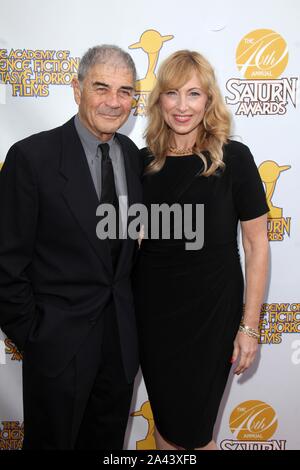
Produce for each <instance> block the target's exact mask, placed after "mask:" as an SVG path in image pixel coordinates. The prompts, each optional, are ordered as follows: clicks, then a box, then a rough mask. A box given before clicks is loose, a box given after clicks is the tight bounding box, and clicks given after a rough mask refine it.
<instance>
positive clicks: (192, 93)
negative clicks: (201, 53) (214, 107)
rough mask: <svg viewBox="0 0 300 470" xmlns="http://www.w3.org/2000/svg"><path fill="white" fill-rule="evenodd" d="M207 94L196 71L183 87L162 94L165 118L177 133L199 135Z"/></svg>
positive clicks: (162, 107) (161, 101)
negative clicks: (198, 130)
mask: <svg viewBox="0 0 300 470" xmlns="http://www.w3.org/2000/svg"><path fill="white" fill-rule="evenodd" d="M206 103H207V95H206V93H204V92H203V91H202V88H201V84H200V81H199V78H198V76H197V74H196V72H194V73H193V75H192V76H191V78H190V80H189V81H187V82H186V83H185V84H184V85H183V86H182V87H181V88H178V89H174V90H173V89H172V90H171V89H170V90H166V91H165V92H163V93H162V94H161V95H160V108H161V111H162V115H163V118H164V120H165V122H166V123H167V124H168V126H169V127H170V128H171V129H172V131H173V132H174V133H175V134H179V135H186V134H191V133H194V134H195V138H196V135H197V129H198V126H199V124H200V123H201V122H202V120H203V116H204V112H205V105H206Z"/></svg>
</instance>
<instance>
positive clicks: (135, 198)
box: [116, 134, 142, 276]
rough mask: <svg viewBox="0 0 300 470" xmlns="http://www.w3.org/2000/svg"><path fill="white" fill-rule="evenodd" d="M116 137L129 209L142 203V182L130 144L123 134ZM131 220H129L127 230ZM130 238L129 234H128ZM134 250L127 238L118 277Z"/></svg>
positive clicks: (121, 255) (120, 260) (118, 268)
mask: <svg viewBox="0 0 300 470" xmlns="http://www.w3.org/2000/svg"><path fill="white" fill-rule="evenodd" d="M116 137H117V139H118V141H119V143H120V145H121V148H122V153H123V157H124V167H125V173H126V182H127V193H128V208H129V207H130V206H131V205H132V204H135V203H137V202H141V201H142V194H141V182H140V180H139V175H137V173H136V172H135V171H134V169H133V168H132V164H131V162H132V157H131V155H130V153H129V149H128V144H127V143H126V140H125V139H124V138H123V136H122V134H116ZM130 220H131V219H128V220H127V228H128V225H129V223H130ZM127 236H128V233H127ZM133 248H134V242H133V240H131V239H129V238H126V239H125V240H124V241H123V243H122V249H121V253H120V256H119V260H118V264H117V270H116V275H117V276H118V275H119V274H120V273H121V270H122V268H123V267H125V268H127V266H128V262H129V260H130V258H131V255H132V249H133Z"/></svg>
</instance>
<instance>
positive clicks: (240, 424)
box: [220, 400, 286, 450]
mask: <svg viewBox="0 0 300 470" xmlns="http://www.w3.org/2000/svg"><path fill="white" fill-rule="evenodd" d="M229 427H230V430H231V432H232V434H233V439H225V440H223V441H222V442H221V443H220V445H221V449H222V450H285V446H286V440H273V439H271V438H272V436H273V435H274V434H275V432H276V430H277V428H278V417H277V414H276V411H275V410H274V409H273V408H272V407H271V406H270V405H269V404H267V403H265V402H262V401H259V400H249V401H245V402H243V403H240V404H239V405H238V406H237V407H236V408H235V409H234V410H233V411H232V413H231V415H230V418H229Z"/></svg>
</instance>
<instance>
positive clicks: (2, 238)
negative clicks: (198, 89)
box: [0, 46, 142, 449]
mask: <svg viewBox="0 0 300 470" xmlns="http://www.w3.org/2000/svg"><path fill="white" fill-rule="evenodd" d="M135 78H136V72H135V66H134V63H133V61H132V59H131V57H130V56H129V55H128V54H127V53H126V52H125V51H123V50H121V49H119V48H118V47H116V46H96V47H94V48H92V49H89V50H88V51H87V53H86V54H85V55H84V56H83V58H82V60H81V62H80V66H79V71H78V79H76V80H74V81H73V89H74V96H75V100H76V103H77V104H78V107H79V109H78V115H77V116H75V118H72V119H71V120H70V121H68V122H67V123H66V124H64V125H63V126H61V127H58V128H56V129H53V130H50V131H46V132H41V133H39V134H36V135H33V136H31V137H28V138H26V139H24V140H22V141H20V142H17V143H16V144H15V145H13V146H12V147H11V149H10V150H9V152H8V155H7V157H6V160H5V163H4V166H3V168H2V171H1V173H0V326H1V328H2V329H3V331H4V333H5V334H6V335H7V336H8V337H10V338H11V339H12V340H13V341H14V342H15V344H16V345H17V347H18V348H19V349H20V350H21V351H22V353H23V401H24V435H25V438H24V445H23V448H24V449H120V448H122V445H123V440H124V434H125V430H126V424H127V419H128V413H129V407H130V401H131V397H132V390H133V381H134V378H135V375H136V372H137V368H138V350H137V337H136V326H135V318H134V309H133V299H132V291H131V282H130V274H131V267H132V260H133V256H134V251H135V249H136V242H135V241H134V240H131V239H130V238H129V237H128V238H126V237H125V236H124V233H125V232H126V224H127V222H128V221H127V220H126V210H125V209H126V208H124V205H122V204H121V203H119V201H121V199H122V200H123V201H124V200H126V197H127V198H128V205H129V206H130V205H131V204H134V203H137V202H140V201H141V186H140V178H141V172H142V168H141V164H140V161H139V156H138V149H137V147H136V146H135V144H134V143H133V142H132V141H131V140H130V139H129V138H128V137H126V136H124V135H121V134H118V133H116V131H117V129H119V128H120V127H121V126H122V124H123V123H124V122H125V121H126V120H127V118H128V116H129V113H130V110H131V104H132V96H133V91H134V82H135ZM120 196H123V198H121V199H120ZM101 203H109V204H112V205H113V207H114V208H115V209H116V211H117V212H118V211H119V210H120V214H121V216H120V220H121V222H120V223H119V224H118V230H119V233H120V234H121V236H120V237H119V239H114V238H111V239H100V238H99V237H98V236H97V234H96V226H97V223H99V217H97V216H96V210H97V207H98V206H99V204H101ZM124 228H125V232H124Z"/></svg>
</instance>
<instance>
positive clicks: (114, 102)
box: [105, 91, 120, 108]
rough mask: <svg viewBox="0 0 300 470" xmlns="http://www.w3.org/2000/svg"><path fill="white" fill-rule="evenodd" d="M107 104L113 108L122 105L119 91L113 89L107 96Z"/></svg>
mask: <svg viewBox="0 0 300 470" xmlns="http://www.w3.org/2000/svg"><path fill="white" fill-rule="evenodd" d="M105 101H106V104H107V105H108V106H110V107H111V108H119V107H120V101H119V96H118V93H117V92H114V91H111V92H110V93H109V94H108V95H107V97H106V100H105Z"/></svg>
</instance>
